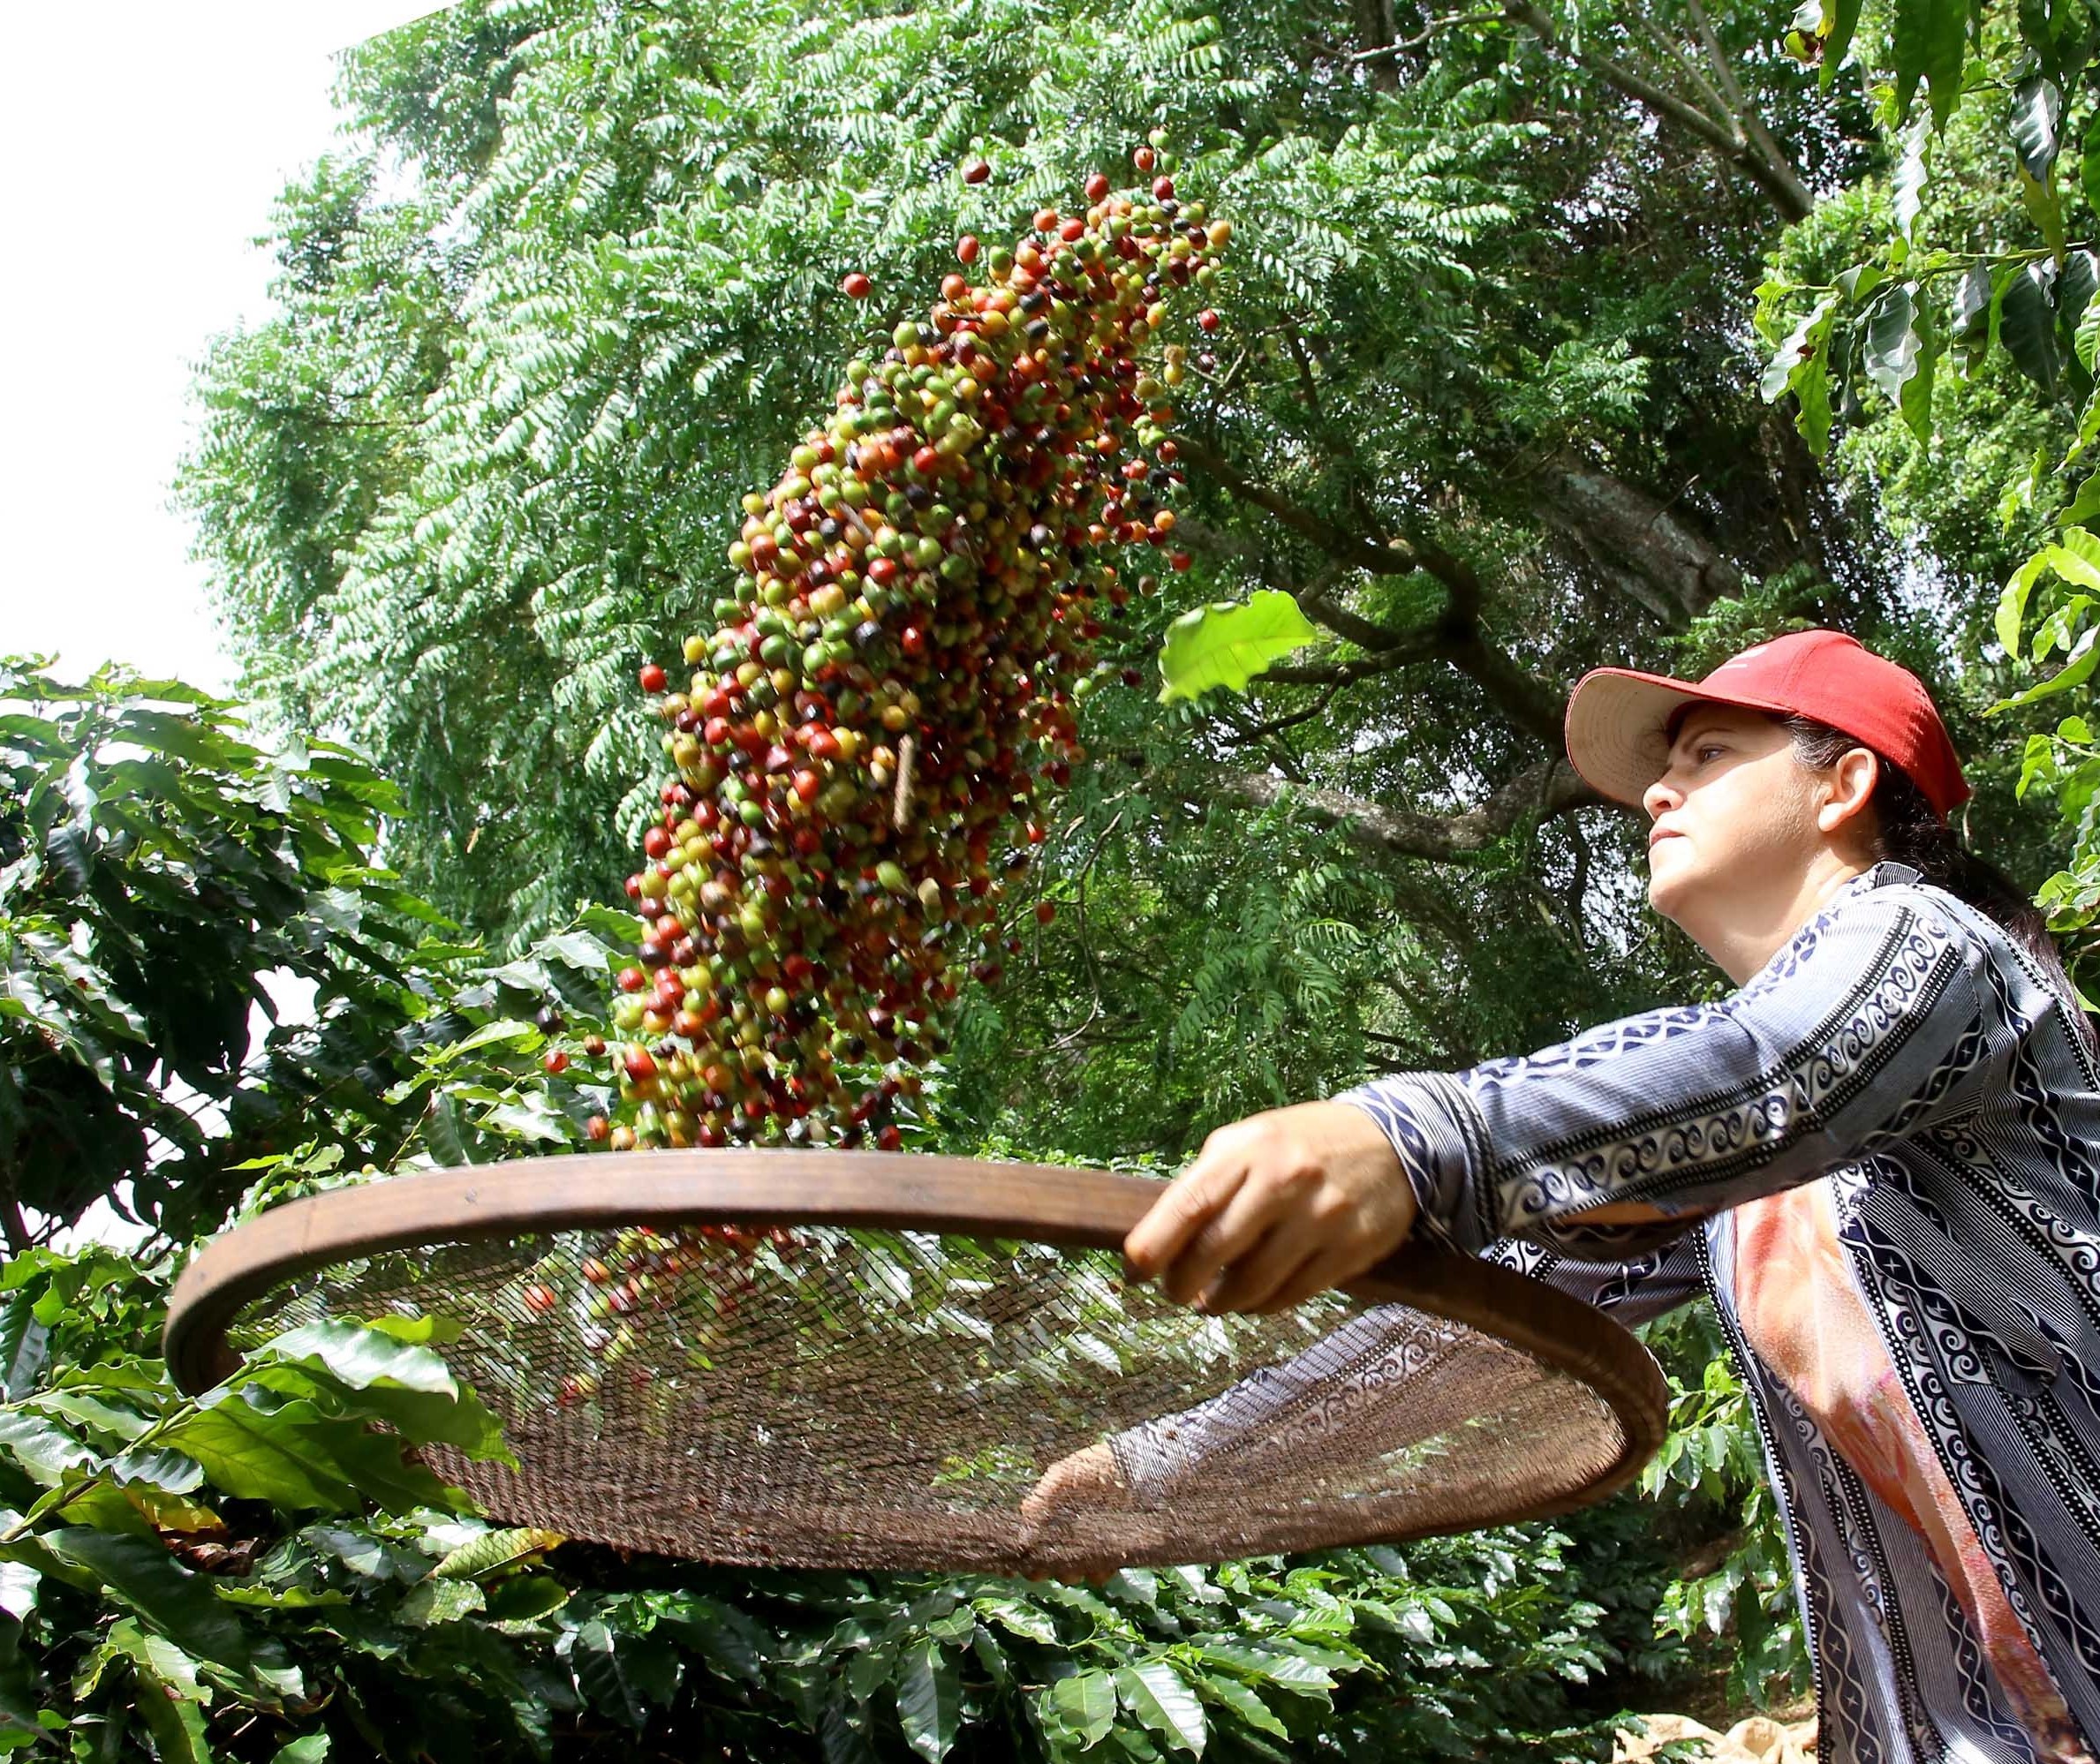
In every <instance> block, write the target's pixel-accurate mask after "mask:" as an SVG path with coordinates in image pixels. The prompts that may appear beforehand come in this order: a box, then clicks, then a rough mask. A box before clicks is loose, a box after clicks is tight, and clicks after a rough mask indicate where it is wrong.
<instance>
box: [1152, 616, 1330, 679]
mask: <svg viewBox="0 0 2100 1764" xmlns="http://www.w3.org/2000/svg"><path fill="white" fill-rule="evenodd" d="M1318 636H1319V631H1318V629H1317V628H1316V627H1315V626H1314V624H1313V622H1312V621H1311V620H1310V619H1308V618H1307V617H1306V616H1305V614H1304V613H1303V611H1301V610H1300V608H1299V607H1298V603H1297V602H1296V600H1295V599H1292V598H1291V597H1290V596H1289V595H1288V594H1287V593H1285V592H1283V591H1282V590H1281V589H1280V588H1263V589H1259V590H1258V591H1257V592H1255V593H1254V594H1253V595H1252V596H1251V597H1250V599H1248V601H1247V603H1246V604H1245V605H1244V606H1234V605H1233V604H1232V603H1231V602H1229V601H1222V600H1220V601H1213V602H1212V603H1211V604H1210V605H1208V606H1205V607H1193V608H1191V609H1190V611H1188V612H1186V613H1183V614H1182V615H1181V616H1180V617H1179V618H1177V619H1176V620H1175V622H1173V623H1172V624H1171V625H1169V626H1168V627H1167V641H1166V643H1165V645H1162V647H1161V648H1160V678H1161V679H1162V680H1163V681H1164V682H1166V683H1165V684H1164V685H1162V686H1161V687H1160V697H1159V702H1160V704H1162V705H1170V704H1172V703H1174V702H1175V699H1177V698H1195V697H1200V696H1201V695H1202V694H1203V693H1205V692H1207V691H1208V690H1210V689H1211V688H1212V687H1213V686H1226V687H1229V688H1230V689H1231V690H1233V691H1235V692H1243V691H1245V690H1247V682H1249V681H1250V680H1251V679H1253V678H1254V676H1255V675H1258V674H1260V673H1261V672H1263V671H1264V670H1265V668H1266V667H1268V666H1269V664H1270V663H1271V662H1273V661H1276V660H1280V659H1281V658H1282V657H1284V656H1286V655H1288V654H1289V653H1290V652H1292V651H1293V650H1295V649H1300V648H1303V646H1304V645H1306V644H1309V643H1311V642H1312V641H1313V640H1314V639H1315V638H1317V637H1318Z"/></svg>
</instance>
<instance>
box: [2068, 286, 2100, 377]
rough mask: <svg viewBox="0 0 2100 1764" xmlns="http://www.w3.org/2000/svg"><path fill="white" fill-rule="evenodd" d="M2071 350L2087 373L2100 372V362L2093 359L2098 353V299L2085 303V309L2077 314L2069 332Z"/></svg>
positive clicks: (2099, 330)
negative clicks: (2076, 322)
mask: <svg viewBox="0 0 2100 1764" xmlns="http://www.w3.org/2000/svg"><path fill="white" fill-rule="evenodd" d="M2071 351H2072V353H2073V354H2074V355H2075V356H2077V358H2078V361H2079V366H2081V367H2083V368H2084V369H2085V370H2086V372H2087V373H2094V372H2100V364H2096V361H2095V357H2096V355H2100V300H2088V301H2087V302H2086V303H2085V310H2084V311H2083V312H2082V313H2080V314H2079V315H2078V326H2077V328H2076V329H2075V330H2074V331H2073V332H2072V334H2071Z"/></svg>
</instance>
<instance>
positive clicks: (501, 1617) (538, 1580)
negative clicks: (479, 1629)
mask: <svg viewBox="0 0 2100 1764" xmlns="http://www.w3.org/2000/svg"><path fill="white" fill-rule="evenodd" d="M483 1598H484V1601H485V1602H484V1603H483V1605H482V1609H483V1611H484V1612H485V1613H486V1614H487V1617H488V1620H489V1621H490V1622H491V1623H533V1622H535V1621H537V1620H538V1619H539V1618H540V1617H548V1616H550V1615H552V1614H553V1613H554V1612H555V1611H558V1610H560V1609H562V1607H563V1605H565V1604H567V1603H568V1602H569V1588H568V1587H564V1586H563V1584H562V1583H561V1582H560V1581H559V1580H557V1579H555V1577H554V1576H553V1575H552V1574H512V1575H509V1576H507V1577H506V1578H505V1579H501V1580H498V1581H496V1582H495V1584H494V1585H493V1586H491V1587H487V1588H486V1589H485V1591H484V1594H483Z"/></svg>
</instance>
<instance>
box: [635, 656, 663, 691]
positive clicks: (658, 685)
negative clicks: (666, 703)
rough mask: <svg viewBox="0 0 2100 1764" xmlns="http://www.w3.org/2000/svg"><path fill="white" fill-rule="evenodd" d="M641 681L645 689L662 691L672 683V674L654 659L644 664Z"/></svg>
mask: <svg viewBox="0 0 2100 1764" xmlns="http://www.w3.org/2000/svg"><path fill="white" fill-rule="evenodd" d="M641 682H642V690H643V691H645V692H661V691H662V690H663V689H664V688H665V687H666V686H667V685H669V683H670V676H669V675H667V674H666V673H665V672H664V671H663V669H662V668H661V667H659V666H658V665H657V664H656V663H655V662H653V661H652V662H648V663H646V664H645V665H644V667H643V668H642V671H641Z"/></svg>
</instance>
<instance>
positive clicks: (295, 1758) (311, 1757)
mask: <svg viewBox="0 0 2100 1764" xmlns="http://www.w3.org/2000/svg"><path fill="white" fill-rule="evenodd" d="M328 1755H329V1737H328V1735H327V1734H326V1733H309V1734H307V1735H306V1738H303V1739H295V1740H293V1741H292V1742H291V1744H290V1745H283V1746H280V1747H278V1748H277V1755H276V1757H275V1758H273V1759H272V1760H270V1764H322V1760H325V1759H326V1758H327V1757H328Z"/></svg>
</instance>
